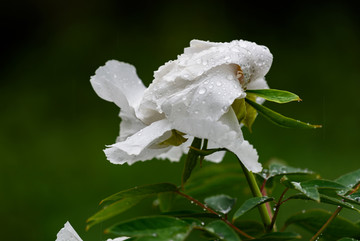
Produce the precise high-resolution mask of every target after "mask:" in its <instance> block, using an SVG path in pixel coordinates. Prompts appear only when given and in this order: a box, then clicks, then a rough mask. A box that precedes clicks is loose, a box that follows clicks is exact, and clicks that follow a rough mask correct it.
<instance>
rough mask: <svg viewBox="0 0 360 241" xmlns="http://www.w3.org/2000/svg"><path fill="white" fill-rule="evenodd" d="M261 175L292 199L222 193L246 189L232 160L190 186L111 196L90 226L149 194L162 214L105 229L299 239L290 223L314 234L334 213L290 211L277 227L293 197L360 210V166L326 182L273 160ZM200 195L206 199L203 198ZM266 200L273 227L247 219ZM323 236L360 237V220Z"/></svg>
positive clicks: (134, 236)
mask: <svg viewBox="0 0 360 241" xmlns="http://www.w3.org/2000/svg"><path fill="white" fill-rule="evenodd" d="M256 176H257V180H258V183H259V185H261V186H262V191H263V192H267V193H272V190H273V189H274V188H275V187H278V188H283V189H284V192H283V194H284V193H285V192H287V193H288V194H289V193H290V194H289V195H287V196H286V197H285V195H281V197H275V196H271V195H270V196H263V197H246V199H245V201H243V202H241V203H239V205H237V203H236V202H237V200H238V198H234V197H231V196H229V195H228V194H224V193H222V191H224V190H227V188H228V187H232V188H234V189H237V190H239V189H240V190H241V187H242V185H241V182H242V180H243V179H244V176H243V174H242V172H241V169H240V168H239V167H237V166H234V165H229V164H220V165H219V164H218V165H207V166H205V167H203V168H201V169H200V170H198V171H196V172H194V173H193V175H192V176H191V177H190V178H189V180H188V182H187V183H186V184H185V186H184V187H183V188H184V190H182V189H181V187H179V186H176V185H174V184H171V183H159V184H152V185H145V186H140V187H135V188H132V189H128V190H125V191H121V192H119V193H116V194H114V195H112V196H110V197H108V198H105V199H104V200H103V201H102V202H101V210H100V211H99V212H97V213H96V214H94V215H93V216H92V217H90V218H89V219H88V220H87V221H88V228H90V227H92V226H93V225H95V224H98V223H101V222H104V221H106V220H108V219H110V218H113V217H115V216H116V217H119V215H120V214H121V213H123V212H125V211H128V210H129V209H131V208H132V207H134V206H135V205H140V203H141V201H142V200H143V199H145V198H148V197H153V198H154V199H156V200H157V202H158V203H159V206H158V207H159V208H158V213H157V214H156V215H153V216H145V217H134V218H132V219H130V220H125V221H122V222H120V223H117V224H115V225H113V226H111V227H109V228H107V229H106V230H105V232H106V233H109V234H111V235H114V236H128V237H131V239H130V240H140V241H143V240H174V241H175V240H176V241H182V240H184V241H185V240H186V241H190V240H228V241H235V240H250V239H253V240H296V239H300V238H301V235H300V234H298V233H294V232H287V231H286V229H287V227H288V226H291V225H296V226H299V227H301V228H303V229H304V230H306V231H307V232H310V233H312V234H314V233H316V231H318V230H319V229H320V228H321V227H322V226H323V225H324V224H325V223H326V222H327V220H328V219H329V218H330V217H331V216H332V213H331V212H329V211H328V210H325V209H324V210H322V209H314V210H306V211H303V212H300V213H294V214H290V215H289V214H286V215H288V217H287V219H286V221H285V223H284V226H283V227H282V229H280V230H276V224H275V222H276V216H277V215H278V214H279V210H280V207H281V206H283V205H286V203H287V202H288V201H291V200H304V201H305V200H310V201H314V202H317V203H324V204H330V205H334V206H335V207H342V208H346V209H348V210H351V211H353V212H354V213H360V210H359V205H360V193H359V192H358V190H357V189H358V188H359V185H360V178H359V177H360V169H359V170H356V171H354V172H351V173H348V174H345V175H343V176H341V177H339V178H337V179H335V180H326V179H322V178H320V177H319V175H318V174H316V173H314V172H312V171H310V170H307V169H301V168H294V167H289V166H286V165H283V164H277V163H273V164H270V165H269V167H268V168H267V169H264V170H263V172H261V173H258V174H256ZM207 195H208V196H207ZM194 197H205V198H204V201H203V202H200V201H199V200H197V199H195V198H194ZM184 198H185V199H184ZM241 198H242V199H243V198H244V197H241ZM184 200H185V201H187V202H188V203H190V204H193V208H192V209H188V208H183V209H182V208H179V207H177V208H176V209H174V206H176V205H174V204H176V203H182V202H183V201H184ZM264 203H266V204H267V205H268V206H269V208H270V209H271V210H274V213H273V221H274V226H273V227H272V228H271V230H269V227H264V225H263V224H262V223H260V222H257V221H254V220H247V219H246V216H247V214H248V213H249V212H250V211H251V210H253V209H255V208H257V207H258V206H259V205H261V204H264ZM284 215H285V214H284ZM321 237H322V238H325V240H340V239H341V238H345V237H347V238H349V240H352V239H354V240H356V239H359V238H360V224H359V223H354V222H352V221H350V220H347V219H345V218H343V217H341V216H337V217H336V218H334V220H333V221H332V222H331V223H330V224H329V225H328V226H327V228H326V230H325V231H324V232H323V233H322V236H321ZM342 240H346V239H342Z"/></svg>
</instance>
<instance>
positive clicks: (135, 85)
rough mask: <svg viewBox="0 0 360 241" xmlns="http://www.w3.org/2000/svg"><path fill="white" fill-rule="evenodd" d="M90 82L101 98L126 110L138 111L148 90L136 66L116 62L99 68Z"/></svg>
mask: <svg viewBox="0 0 360 241" xmlns="http://www.w3.org/2000/svg"><path fill="white" fill-rule="evenodd" d="M90 82H91V84H92V86H93V88H94V90H95V92H96V93H97V94H98V95H99V96H100V97H101V98H103V99H104V100H107V101H111V102H114V103H115V104H116V105H117V106H119V107H120V108H124V109H127V108H129V106H130V107H132V109H135V110H136V109H137V107H138V105H139V103H140V100H141V98H142V96H143V92H144V91H145V89H146V88H145V86H144V84H143V83H142V82H141V80H140V79H139V77H138V76H137V74H136V69H135V67H134V66H132V65H130V64H127V63H123V62H119V61H116V60H110V61H108V62H106V64H105V66H102V67H100V68H98V69H97V70H96V72H95V75H94V76H92V77H91V79H90Z"/></svg>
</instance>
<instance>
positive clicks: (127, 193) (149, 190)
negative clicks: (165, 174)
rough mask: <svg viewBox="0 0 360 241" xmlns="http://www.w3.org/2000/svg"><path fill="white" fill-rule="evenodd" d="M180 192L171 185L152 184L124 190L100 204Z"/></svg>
mask: <svg viewBox="0 0 360 241" xmlns="http://www.w3.org/2000/svg"><path fill="white" fill-rule="evenodd" d="M177 190H178V187H177V186H175V185H174V184H171V183H158V184H150V185H144V186H141V187H134V188H130V189H128V190H124V191H121V192H118V193H115V194H114V195H111V196H109V197H107V198H105V199H104V200H102V201H101V202H100V204H102V203H105V202H108V201H116V200H119V199H123V198H130V197H136V196H144V195H152V194H156V193H164V192H175V191H177Z"/></svg>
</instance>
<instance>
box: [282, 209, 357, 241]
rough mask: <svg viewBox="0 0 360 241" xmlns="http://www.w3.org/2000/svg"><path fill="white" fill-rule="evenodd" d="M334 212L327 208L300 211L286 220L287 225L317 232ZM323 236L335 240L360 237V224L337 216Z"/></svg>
mask: <svg viewBox="0 0 360 241" xmlns="http://www.w3.org/2000/svg"><path fill="white" fill-rule="evenodd" d="M331 215H332V212H328V211H325V210H319V209H314V210H308V211H306V212H300V213H296V214H294V215H292V216H291V217H290V218H289V219H288V220H286V222H285V225H286V226H289V225H290V224H295V225H297V226H300V227H302V228H304V229H306V230H308V231H309V232H311V233H314V234H315V233H316V232H317V231H318V230H319V229H320V228H321V227H322V226H323V225H324V223H326V221H327V220H328V219H329V218H330V216H331ZM323 237H324V238H327V239H326V240H328V239H329V240H334V238H342V237H351V238H359V237H360V226H358V225H356V224H354V223H352V222H351V221H349V220H347V219H345V218H343V217H340V216H337V217H336V218H335V219H334V220H333V221H332V222H331V223H330V224H329V226H328V227H327V228H326V229H325V231H324V232H323Z"/></svg>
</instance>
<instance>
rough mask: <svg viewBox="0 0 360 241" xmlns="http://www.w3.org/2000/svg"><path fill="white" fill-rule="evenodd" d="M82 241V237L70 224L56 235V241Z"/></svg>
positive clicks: (66, 224)
mask: <svg viewBox="0 0 360 241" xmlns="http://www.w3.org/2000/svg"><path fill="white" fill-rule="evenodd" d="M70 240H72V241H82V239H81V238H80V236H79V235H78V234H77V233H76V231H75V230H74V228H73V227H72V226H71V224H70V223H69V222H66V223H65V225H64V227H63V228H62V229H60V231H59V232H58V233H57V235H56V241H70Z"/></svg>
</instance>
